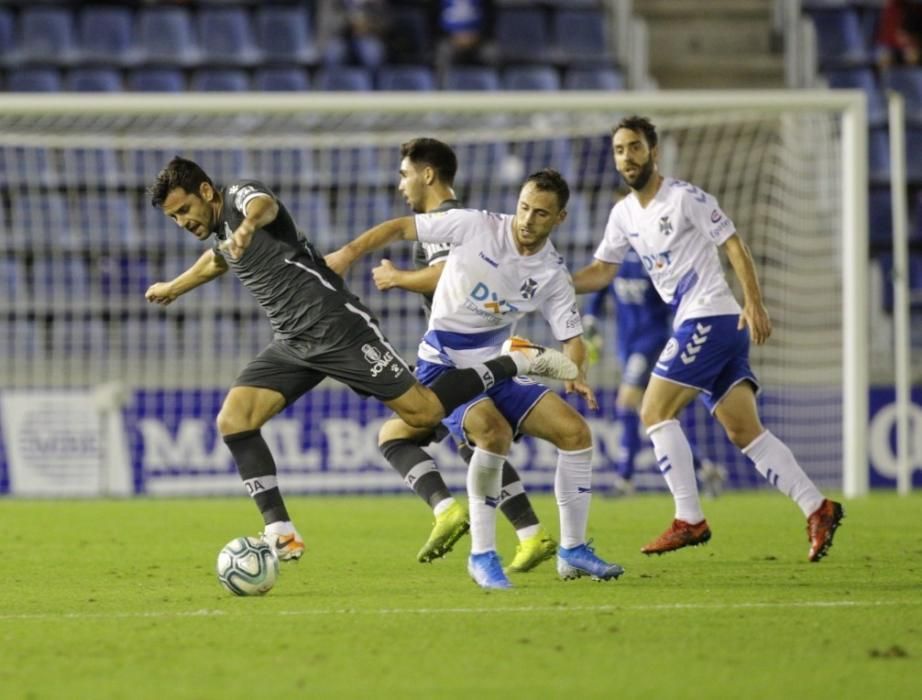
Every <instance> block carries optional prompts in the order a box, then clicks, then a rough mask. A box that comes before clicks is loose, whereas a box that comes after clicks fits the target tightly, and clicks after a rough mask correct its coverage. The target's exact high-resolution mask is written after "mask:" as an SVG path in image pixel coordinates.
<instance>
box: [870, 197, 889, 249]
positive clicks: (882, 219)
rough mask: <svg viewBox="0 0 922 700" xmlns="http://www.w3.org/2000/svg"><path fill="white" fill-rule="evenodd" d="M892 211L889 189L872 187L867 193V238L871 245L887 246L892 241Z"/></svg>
mask: <svg viewBox="0 0 922 700" xmlns="http://www.w3.org/2000/svg"><path fill="white" fill-rule="evenodd" d="M892 232H893V210H892V209H891V207H890V188H889V187H872V188H871V190H870V191H869V192H868V238H869V240H870V242H871V244H872V245H881V246H883V245H889V244H890V243H891V241H892Z"/></svg>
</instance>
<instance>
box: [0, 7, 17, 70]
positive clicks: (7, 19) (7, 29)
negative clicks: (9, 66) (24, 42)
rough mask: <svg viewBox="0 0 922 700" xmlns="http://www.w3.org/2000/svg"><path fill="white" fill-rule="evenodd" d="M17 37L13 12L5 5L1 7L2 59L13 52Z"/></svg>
mask: <svg viewBox="0 0 922 700" xmlns="http://www.w3.org/2000/svg"><path fill="white" fill-rule="evenodd" d="M15 37H16V32H15V24H14V22H13V13H11V12H10V11H9V10H8V9H6V8H5V7H0V59H3V58H4V57H5V56H6V55H7V54H10V53H12V52H13V50H14V48H15Z"/></svg>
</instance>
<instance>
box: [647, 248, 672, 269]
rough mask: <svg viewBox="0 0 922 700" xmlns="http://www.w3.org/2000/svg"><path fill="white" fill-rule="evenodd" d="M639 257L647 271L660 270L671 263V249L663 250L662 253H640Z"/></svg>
mask: <svg viewBox="0 0 922 700" xmlns="http://www.w3.org/2000/svg"><path fill="white" fill-rule="evenodd" d="M640 259H641V261H642V262H643V266H644V267H645V268H646V269H647V272H653V271H656V270H662V269H663V268H664V267H668V266H669V265H671V264H672V251H671V250H664V251H663V252H662V253H656V254H655V255H641V256H640Z"/></svg>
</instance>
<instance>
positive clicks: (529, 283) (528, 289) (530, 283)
mask: <svg viewBox="0 0 922 700" xmlns="http://www.w3.org/2000/svg"><path fill="white" fill-rule="evenodd" d="M519 291H520V292H522V298H523V299H531V298H532V297H533V296H535V292H537V291H538V283H537V282H535V280H533V279H532V278H531V277H529V278H528V279H527V280H525V281H524V282H523V283H522V286H521V287H519Z"/></svg>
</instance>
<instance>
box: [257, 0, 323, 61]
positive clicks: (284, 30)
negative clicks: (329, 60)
mask: <svg viewBox="0 0 922 700" xmlns="http://www.w3.org/2000/svg"><path fill="white" fill-rule="evenodd" d="M256 43H257V46H258V47H259V50H260V51H262V53H263V56H264V57H265V60H267V61H271V62H273V63H312V62H313V61H315V60H316V59H317V50H316V47H315V45H314V39H313V35H312V33H311V22H310V15H309V14H308V11H307V8H306V7H304V6H303V5H296V6H268V7H260V8H259V9H257V11H256Z"/></svg>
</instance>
